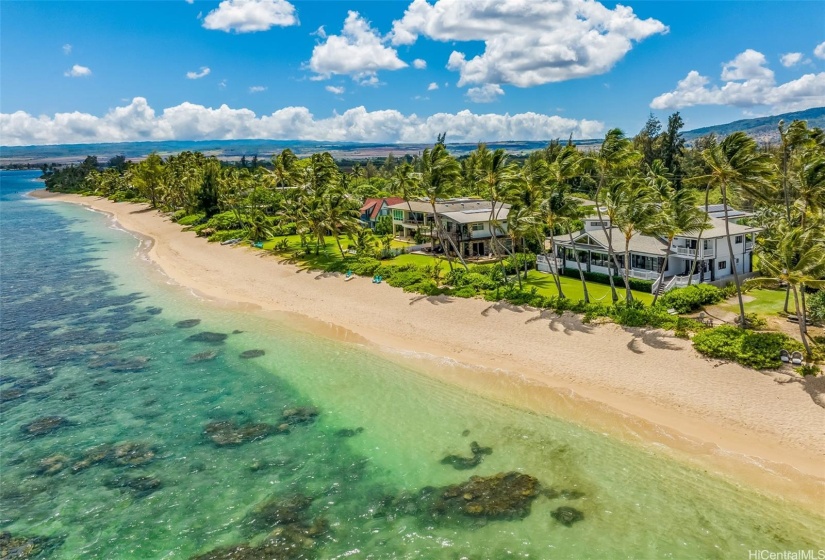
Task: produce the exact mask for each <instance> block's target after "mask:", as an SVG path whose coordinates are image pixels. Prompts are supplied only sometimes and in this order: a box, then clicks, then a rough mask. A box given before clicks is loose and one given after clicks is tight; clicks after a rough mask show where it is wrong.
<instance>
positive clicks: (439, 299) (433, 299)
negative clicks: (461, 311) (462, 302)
mask: <svg viewBox="0 0 825 560" xmlns="http://www.w3.org/2000/svg"><path fill="white" fill-rule="evenodd" d="M419 301H427V302H429V303H431V304H432V305H442V304H445V303H452V302H453V298H451V297H448V296H445V295H443V294H442V295H439V296H425V295H420V296H415V297H414V298H412V299H411V300H410V305H413V304H415V303H418V302H419Z"/></svg>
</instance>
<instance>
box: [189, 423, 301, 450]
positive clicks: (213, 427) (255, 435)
mask: <svg viewBox="0 0 825 560" xmlns="http://www.w3.org/2000/svg"><path fill="white" fill-rule="evenodd" d="M288 429H289V427H288V426H287V429H286V430H283V429H282V428H281V426H273V425H272V424H265V423H263V422H260V423H251V422H250V423H247V424H238V423H236V422H233V421H231V420H221V421H216V422H210V423H208V424H207V425H206V427H205V428H204V430H203V431H204V433H205V434H206V435H207V436H208V437H209V439H210V440H212V443H214V444H215V445H217V446H218V447H225V446H230V445H241V444H243V443H247V442H250V441H254V440H256V439H263V438H265V437H267V436H269V435H271V434H275V433H282V432H284V431H288Z"/></svg>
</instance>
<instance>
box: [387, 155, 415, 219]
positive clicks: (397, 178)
mask: <svg viewBox="0 0 825 560" xmlns="http://www.w3.org/2000/svg"><path fill="white" fill-rule="evenodd" d="M390 184H391V185H392V189H393V191H394V192H395V193H398V194H400V195H401V198H403V199H404V200H405V201H406V202H407V208H408V209H409V211H410V216H411V217H412V219H413V222H415V229H416V231H420V229H421V228H420V226H419V224H418V214H416V213H415V212H413V209H412V203H411V202H410V200H411V199H412V198H413V197H415V196H416V195H417V194H418V192H419V189H420V188H421V185H420V183H419V180H418V177H417V175H416V173H415V168H413V166H412V164H410V163H408V162H404V163H402V164H401V165H399V166H398V167H396V168H395V169H394V170H393V173H392V178H391V179H390Z"/></svg>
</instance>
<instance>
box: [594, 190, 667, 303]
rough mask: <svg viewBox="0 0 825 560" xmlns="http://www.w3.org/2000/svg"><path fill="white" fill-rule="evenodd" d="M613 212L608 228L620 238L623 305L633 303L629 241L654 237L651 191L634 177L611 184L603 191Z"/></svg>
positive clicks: (655, 213)
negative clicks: (641, 236) (637, 236)
mask: <svg viewBox="0 0 825 560" xmlns="http://www.w3.org/2000/svg"><path fill="white" fill-rule="evenodd" d="M605 192H607V193H608V194H609V198H610V200H611V204H612V206H613V208H615V212H614V213H613V218H612V220H611V226H614V227H616V228H617V229H618V230H619V231H620V232H621V234H622V235H623V236H624V274H623V276H624V285H625V299H626V301H627V303H631V302H632V301H633V292H631V291H630V240H631V239H632V238H633V236H634V235H636V234H637V233H644V234H650V233H656V226H657V223H656V220H655V218H656V216H657V214H658V213H659V208H658V206H657V205H656V204H655V191H654V190H653V189H652V188H651V187H650V185H649V184H647V183H646V182H644V181H643V180H642V178H641V177H639V176H638V175H636V176H632V177H628V178H627V179H625V180H623V181H620V182H618V183H616V184H615V186H614V187H613V188H611V189H608V190H606V191H605Z"/></svg>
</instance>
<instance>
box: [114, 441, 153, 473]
mask: <svg viewBox="0 0 825 560" xmlns="http://www.w3.org/2000/svg"><path fill="white" fill-rule="evenodd" d="M110 457H111V459H110ZM106 459H107V460H108V459H110V460H111V462H112V463H114V464H115V465H117V466H119V467H139V466H142V465H145V464H147V463H151V462H152V461H154V459H155V449H154V448H153V447H152V446H151V445H149V444H147V443H138V442H130V441H127V442H124V443H119V444H117V445H115V446H114V447H113V448H112V451H111V454H110V456H107V457H106Z"/></svg>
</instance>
